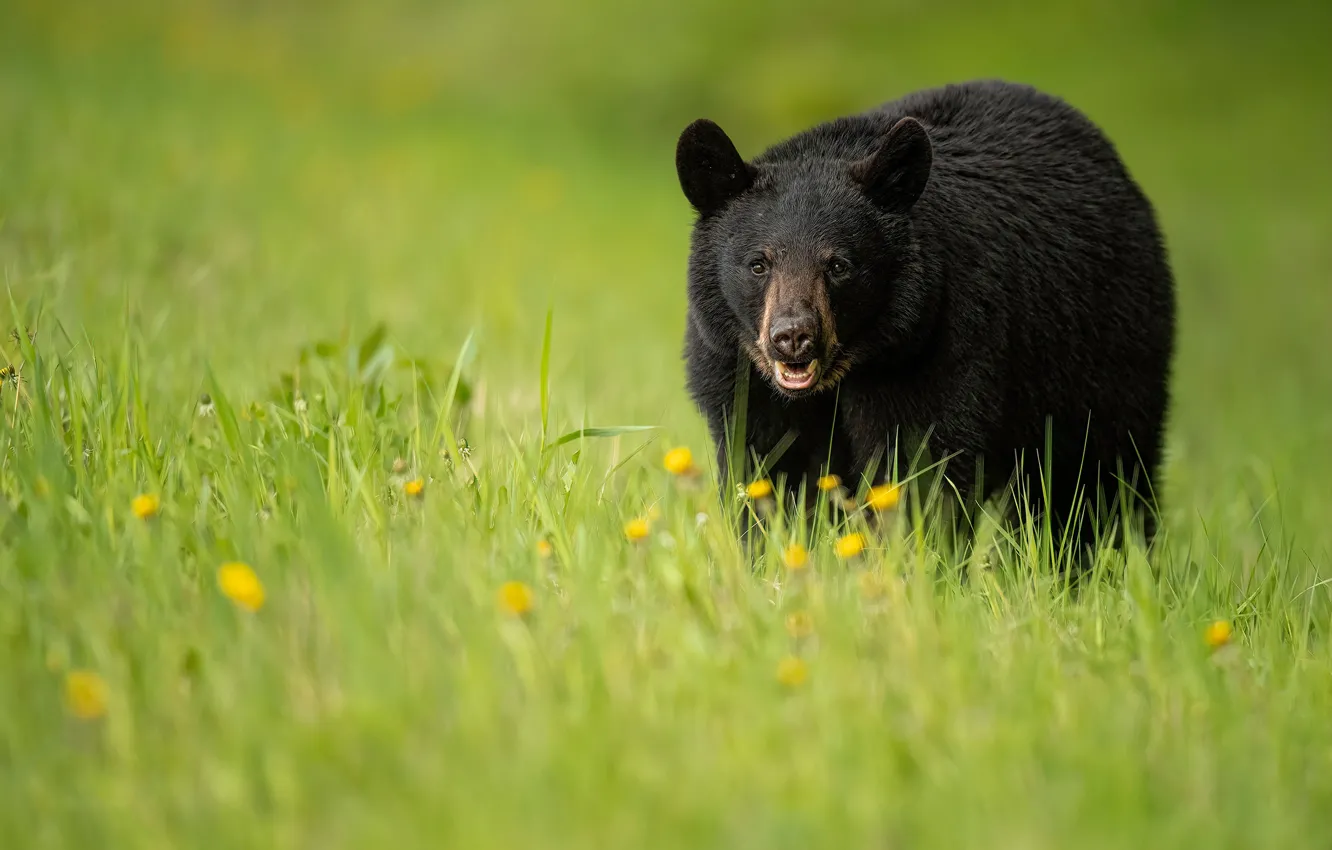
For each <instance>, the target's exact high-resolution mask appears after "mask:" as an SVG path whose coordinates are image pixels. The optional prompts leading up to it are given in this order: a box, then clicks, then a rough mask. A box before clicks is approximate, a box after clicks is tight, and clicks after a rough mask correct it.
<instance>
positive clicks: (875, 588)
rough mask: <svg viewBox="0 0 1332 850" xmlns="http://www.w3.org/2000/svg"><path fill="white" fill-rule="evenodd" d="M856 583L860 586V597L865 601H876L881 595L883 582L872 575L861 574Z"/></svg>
mask: <svg viewBox="0 0 1332 850" xmlns="http://www.w3.org/2000/svg"><path fill="white" fill-rule="evenodd" d="M856 581H857V583H858V584H859V585H860V595H861V596H863V597H864V598H865V599H878V598H879V597H880V596H881V595H883V582H881V581H879V577H878V576H877V575H875V574H874V573H861V574H860V576H859V578H857V579H856Z"/></svg>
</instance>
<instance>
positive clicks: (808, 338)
mask: <svg viewBox="0 0 1332 850" xmlns="http://www.w3.org/2000/svg"><path fill="white" fill-rule="evenodd" d="M818 330H819V321H818V317H817V316H815V315H814V311H813V310H806V311H801V312H799V313H792V314H788V315H785V316H780V317H777V318H775V319H774V320H773V322H772V326H771V327H770V328H769V329H768V342H769V343H770V344H771V345H772V350H773V352H774V353H776V355H777V358H776V359H778V360H781V361H784V362H786V363H807V362H809V361H810V360H813V359H814V357H815V353H814V352H815V338H816V336H817V334H818Z"/></svg>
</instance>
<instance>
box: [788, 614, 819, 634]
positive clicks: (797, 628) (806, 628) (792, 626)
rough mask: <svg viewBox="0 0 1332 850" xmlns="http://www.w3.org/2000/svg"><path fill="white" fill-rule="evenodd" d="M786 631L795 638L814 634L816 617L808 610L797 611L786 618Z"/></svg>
mask: <svg viewBox="0 0 1332 850" xmlns="http://www.w3.org/2000/svg"><path fill="white" fill-rule="evenodd" d="M786 633H787V634H789V635H790V636H791V637H793V638H803V637H809V636H810V635H812V634H814V618H813V617H811V616H809V612H808V611H796V612H794V613H792V614H791V615H790V616H788V617H787V618H786Z"/></svg>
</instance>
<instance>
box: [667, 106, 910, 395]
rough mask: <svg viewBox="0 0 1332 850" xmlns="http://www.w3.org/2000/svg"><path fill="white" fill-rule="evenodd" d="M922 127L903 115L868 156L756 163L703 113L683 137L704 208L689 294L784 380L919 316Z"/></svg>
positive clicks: (833, 362) (694, 192) (871, 345)
mask: <svg viewBox="0 0 1332 850" xmlns="http://www.w3.org/2000/svg"><path fill="white" fill-rule="evenodd" d="M932 163H933V146H932V144H931V142H930V137H929V134H928V133H927V132H926V130H925V127H924V126H923V125H922V124H921V123H920V122H919V121H916V120H915V119H913V118H904V119H902V120H900V121H898V122H897V123H896V124H894V125H893V126H892V128H891V129H890V130H889V131H888V133H887V134H886V135H885V136H884V137H883V138H882V140H881V142H879V143H878V145H877V147H876V148H875V149H874V150H873V151H872V152H871V153H869V154H868V155H865V156H862V157H860V158H854V159H828V158H820V157H817V156H805V157H799V156H794V157H790V158H787V159H781V158H774V159H772V160H770V161H767V162H764V161H762V160H758V161H755V162H746V161H745V160H744V159H743V158H741V156H740V154H739V153H738V152H737V151H736V148H735V145H734V144H733V143H732V142H731V140H730V138H729V137H728V136H727V135H726V133H725V132H724V131H723V130H722V129H721V128H720V127H719V126H717V125H716V124H714V123H713V122H711V121H708V120H705V119H704V120H699V121H695V122H694V123H693V124H690V125H689V126H688V127H687V128H686V129H685V131H684V132H683V133H682V134H681V136H680V139H679V143H678V145H677V147H676V171H677V173H678V176H679V179H680V186H681V188H682V189H683V190H684V195H685V197H686V198H687V199H688V201H689V203H690V204H691V205H692V206H693V207H694V209H695V210H696V211H697V213H698V220H697V222H696V224H695V230H694V241H693V255H692V257H691V261H690V265H691V269H690V297H691V299H692V300H693V303H694V305H695V308H696V311H695V313H696V318H695V321H696V322H699V323H701V324H702V325H703V327H701V328H700V331H701V332H702V333H703V334H704V336H705V337H708V338H710V339H711V340H712V341H713V342H714V343H724V344H735V343H737V342H738V343H739V344H740V345H741V346H742V347H743V348H744V349H745V350H746V351H747V352H748V354H749V356H750V357H751V358H752V359H753V361H754V364H755V367H756V368H757V369H758V371H759V372H760V373H761V374H763V375H764V376H766V377H767V379H768V380H769V381H770V382H771V383H772V385H773V386H774V387H776V388H777V390H778V391H779V392H781V393H783V394H785V395H787V396H791V397H798V396H802V395H807V394H810V393H814V392H818V391H821V390H824V389H828V388H830V387H834V386H836V385H837V383H838V382H839V381H840V380H841V379H842V378H843V377H844V376H845V375H846V374H847V373H848V371H850V370H851V369H852V368H853V367H854V366H855V365H856V364H857V363H859V362H864V361H865V360H867V359H870V358H873V357H876V356H880V355H882V354H885V353H887V352H890V351H891V350H892V349H893V348H894V346H899V345H901V344H902V343H903V341H904V340H906V339H908V338H909V337H910V336H911V335H912V334H913V333H914V332H915V330H916V328H917V326H918V325H919V324H920V322H921V320H922V315H923V310H924V306H925V302H926V301H927V300H928V299H927V298H926V295H927V294H926V293H924V292H922V291H921V290H922V287H923V286H924V283H923V282H922V281H921V269H920V266H921V262H920V252H919V248H918V246H917V245H916V242H915V237H914V235H913V228H912V212H913V208H915V207H916V204H917V201H918V200H919V199H920V197H921V194H922V193H923V192H924V190H925V186H926V183H927V182H928V181H929V179H930V171H931V166H932Z"/></svg>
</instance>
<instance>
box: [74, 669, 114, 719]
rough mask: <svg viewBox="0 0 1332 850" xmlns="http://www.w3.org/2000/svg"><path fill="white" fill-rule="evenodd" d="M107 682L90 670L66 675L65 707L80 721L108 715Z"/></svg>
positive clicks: (76, 671) (75, 671)
mask: <svg viewBox="0 0 1332 850" xmlns="http://www.w3.org/2000/svg"><path fill="white" fill-rule="evenodd" d="M106 699H107V689H106V682H104V681H102V677H101V676H98V675H97V674H96V673H93V672H92V671H90V670H71V671H70V672H69V673H67V674H65V707H66V708H67V709H69V713H70V714H72V715H74V716H75V717H77V718H79V719H80V720H96V719H97V718H99V717H101V716H102V715H104V714H106Z"/></svg>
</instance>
